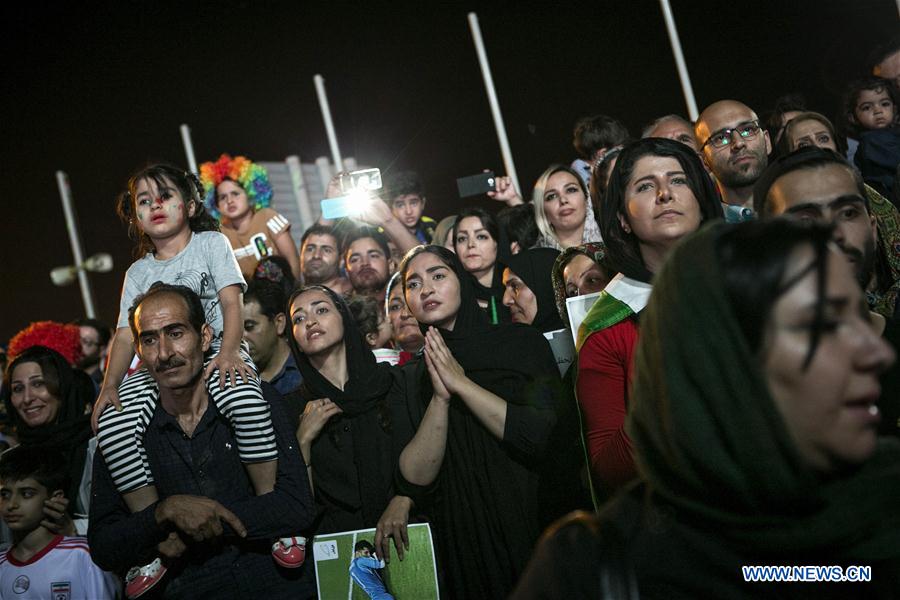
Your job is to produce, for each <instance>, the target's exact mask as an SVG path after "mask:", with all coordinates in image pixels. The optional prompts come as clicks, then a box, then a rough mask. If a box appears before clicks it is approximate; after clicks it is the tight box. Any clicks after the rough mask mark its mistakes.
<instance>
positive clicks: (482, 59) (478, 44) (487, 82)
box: [469, 0, 900, 193]
mask: <svg viewBox="0 0 900 600" xmlns="http://www.w3.org/2000/svg"><path fill="white" fill-rule="evenodd" d="M898 1H900V0H898ZM469 29H471V30H472V41H473V42H474V43H475V53H476V54H477V55H478V64H479V65H480V66H481V76H482V78H483V79H484V87H485V89H486V90H487V95H488V104H490V106H491V115H492V116H493V117H494V128H495V129H496V130H497V141H498V142H499V143H500V153H501V154H502V155H503V166H504V168H505V169H506V174H507V175H508V176H509V177H510V178H511V179H512V184H513V186H514V187H515V189H516V191H517V192H519V193H521V188H520V187H519V176H518V175H517V174H516V165H515V163H513V157H512V151H511V150H510V149H509V139H508V138H507V137H506V126H505V125H504V124H503V115H502V114H501V112H500V102H499V101H498V100H497V90H496V89H495V88H494V78H493V76H492V75H491V66H490V64H488V58H487V52H486V51H485V49H484V40H483V39H482V38H481V26H480V25H479V24H478V15H476V14H475V13H473V12H470V13H469Z"/></svg>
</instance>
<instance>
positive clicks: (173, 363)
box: [156, 360, 185, 373]
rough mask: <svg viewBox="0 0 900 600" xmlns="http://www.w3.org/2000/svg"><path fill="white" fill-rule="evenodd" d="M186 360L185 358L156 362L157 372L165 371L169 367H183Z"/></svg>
mask: <svg viewBox="0 0 900 600" xmlns="http://www.w3.org/2000/svg"><path fill="white" fill-rule="evenodd" d="M184 365H185V362H184V361H183V360H167V361H165V362H158V363H156V372H157V373H164V372H166V371H168V370H169V369H174V368H176V367H183V366H184Z"/></svg>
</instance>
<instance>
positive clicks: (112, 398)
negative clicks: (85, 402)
mask: <svg viewBox="0 0 900 600" xmlns="http://www.w3.org/2000/svg"><path fill="white" fill-rule="evenodd" d="M110 405H112V406H115V407H116V410H118V411H121V410H122V403H121V402H120V401H119V390H117V389H116V388H115V386H103V389H101V390H100V394H99V395H98V396H97V401H96V402H94V410H93V412H91V428H93V430H94V433H97V428H98V427H99V423H100V415H101V414H102V413H103V411H104V410H106V407H107V406H110Z"/></svg>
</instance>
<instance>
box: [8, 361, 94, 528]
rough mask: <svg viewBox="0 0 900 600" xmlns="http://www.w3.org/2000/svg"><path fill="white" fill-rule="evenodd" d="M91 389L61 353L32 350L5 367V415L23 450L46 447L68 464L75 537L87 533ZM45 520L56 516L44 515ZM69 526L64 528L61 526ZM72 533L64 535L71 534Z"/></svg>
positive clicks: (91, 386) (91, 453)
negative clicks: (64, 459) (88, 412)
mask: <svg viewBox="0 0 900 600" xmlns="http://www.w3.org/2000/svg"><path fill="white" fill-rule="evenodd" d="M93 395H94V384H93V383H92V382H91V380H90V378H89V377H88V376H87V375H85V374H84V372H83V371H77V370H75V369H73V368H72V367H70V366H69V363H68V362H66V359H65V358H63V357H62V355H61V354H59V353H58V352H56V351H55V350H51V349H50V348H46V347H44V346H32V347H30V348H28V349H27V350H25V351H23V352H22V353H21V354H19V355H18V356H16V358H15V359H14V360H13V361H12V362H11V363H10V364H9V366H8V367H7V369H6V376H5V380H4V382H3V402H4V404H5V405H6V414H7V415H8V416H9V419H10V420H11V422H12V424H13V425H14V426H15V427H16V435H17V436H18V438H19V442H20V443H21V444H22V445H23V446H25V447H28V446H49V447H53V448H55V449H57V450H59V451H60V452H61V453H62V455H63V456H65V457H66V459H67V460H68V471H69V476H70V480H69V489H67V490H66V499H67V500H68V506H67V507H66V510H67V512H68V514H69V515H70V516H72V517H74V519H75V520H74V527H75V530H76V531H77V532H78V533H79V534H85V533H87V513H88V507H89V504H90V479H91V470H90V465H91V464H92V461H93V450H94V449H95V448H96V445H93V446H92V445H91V438H92V437H93V433H92V432H91V423H90V414H85V412H84V411H85V407H86V406H89V405H90V403H91V401H92V399H93ZM48 516H49V517H53V516H56V512H54V513H53V514H50V513H48ZM66 526H68V523H67V524H66V525H64V527H66ZM73 534H74V532H72V531H71V530H70V531H69V533H67V535H73Z"/></svg>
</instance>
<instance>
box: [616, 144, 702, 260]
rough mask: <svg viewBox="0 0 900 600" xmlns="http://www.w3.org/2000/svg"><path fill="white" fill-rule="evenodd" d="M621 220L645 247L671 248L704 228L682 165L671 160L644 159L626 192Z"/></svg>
mask: <svg viewBox="0 0 900 600" xmlns="http://www.w3.org/2000/svg"><path fill="white" fill-rule="evenodd" d="M624 209H625V214H624V215H622V214H621V213H620V214H619V220H620V222H621V223H622V227H623V228H625V231H630V232H631V233H633V234H634V235H635V237H637V239H638V241H639V242H640V244H641V245H642V246H645V245H646V246H656V247H667V246H670V245H672V244H674V243H675V242H677V241H678V240H680V239H681V238H682V237H684V236H685V235H687V234H689V233H691V232H693V231H696V230H697V228H699V227H700V220H701V216H700V205H699V204H698V203H697V199H696V198H695V197H694V192H693V191H692V190H691V187H690V186H689V185H688V178H687V175H686V174H685V172H684V169H683V168H682V166H681V164H680V163H679V162H678V161H677V160H676V159H674V158H672V157H669V156H652V155H650V156H644V157H642V158H639V159H638V160H637V162H636V163H635V165H634V170H633V171H632V175H631V180H630V181H629V182H628V185H627V186H626V188H625V206H624Z"/></svg>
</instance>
